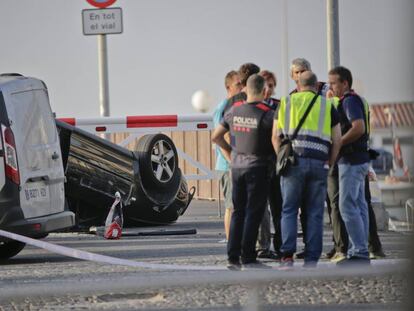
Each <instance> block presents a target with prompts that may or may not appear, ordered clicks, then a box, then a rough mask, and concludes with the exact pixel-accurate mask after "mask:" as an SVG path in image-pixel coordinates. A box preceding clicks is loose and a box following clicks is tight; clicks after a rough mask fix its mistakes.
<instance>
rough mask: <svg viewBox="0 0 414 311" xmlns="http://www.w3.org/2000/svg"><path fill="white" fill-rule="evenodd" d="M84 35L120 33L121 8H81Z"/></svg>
mask: <svg viewBox="0 0 414 311" xmlns="http://www.w3.org/2000/svg"><path fill="white" fill-rule="evenodd" d="M82 24H83V34H84V35H101V34H117V33H122V30H123V29H122V9H121V8H110V9H91V10H89V9H88V10H82Z"/></svg>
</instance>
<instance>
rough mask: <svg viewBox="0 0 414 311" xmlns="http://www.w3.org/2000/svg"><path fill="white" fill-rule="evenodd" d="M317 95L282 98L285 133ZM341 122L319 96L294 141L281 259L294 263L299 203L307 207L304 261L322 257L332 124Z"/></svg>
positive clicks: (285, 179)
mask: <svg viewBox="0 0 414 311" xmlns="http://www.w3.org/2000/svg"><path fill="white" fill-rule="evenodd" d="M314 96H315V93H313V92H311V91H304V92H298V93H294V94H292V95H291V96H287V97H285V98H282V100H281V103H280V109H279V112H278V116H277V127H278V130H279V132H281V133H282V135H283V136H290V135H292V134H293V133H294V132H295V129H296V127H297V126H298V124H299V122H300V119H301V118H302V116H303V115H304V113H305V111H306V109H307V108H308V106H309V105H310V103H311V101H312V99H313V97H314ZM338 121H339V120H338V113H337V111H336V109H335V108H334V106H333V101H332V100H329V99H326V97H324V96H320V95H319V96H318V97H317V99H316V101H315V103H314V105H313V107H312V109H311V111H310V112H309V114H308V116H307V118H306V119H305V122H304V123H303V125H302V127H301V129H300V130H299V133H298V135H297V137H296V138H295V139H294V140H293V141H292V146H293V151H294V154H295V157H296V164H295V165H294V166H292V167H290V168H289V169H288V171H287V172H286V174H285V175H284V176H282V177H281V187H282V198H283V207H282V222H281V227H282V240H283V242H282V247H281V252H282V256H283V257H282V262H283V261H285V260H286V261H290V262H293V254H294V253H295V252H296V238H297V214H298V209H299V206H302V207H303V208H304V209H305V210H306V232H305V254H304V259H305V264H306V263H309V264H313V263H316V262H317V261H318V260H319V258H320V255H321V252H322V238H323V210H324V201H325V198H326V187H327V185H326V183H327V174H328V168H327V165H326V163H327V161H328V159H329V152H330V147H331V133H332V127H334V126H335V125H336V124H338Z"/></svg>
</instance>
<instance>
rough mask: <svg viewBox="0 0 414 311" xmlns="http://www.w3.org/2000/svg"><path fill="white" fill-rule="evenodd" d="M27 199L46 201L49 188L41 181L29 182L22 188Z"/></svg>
mask: <svg viewBox="0 0 414 311" xmlns="http://www.w3.org/2000/svg"><path fill="white" fill-rule="evenodd" d="M24 195H25V197H26V200H27V201H46V200H49V189H48V187H47V186H46V185H45V184H44V183H42V182H37V183H36V182H35V183H30V184H29V185H27V186H26V189H24Z"/></svg>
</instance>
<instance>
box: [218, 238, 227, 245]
mask: <svg viewBox="0 0 414 311" xmlns="http://www.w3.org/2000/svg"><path fill="white" fill-rule="evenodd" d="M218 243H221V244H224V243H227V239H223V240H220V241H218Z"/></svg>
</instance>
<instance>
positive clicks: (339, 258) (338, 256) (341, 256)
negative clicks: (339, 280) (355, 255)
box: [330, 253, 346, 263]
mask: <svg viewBox="0 0 414 311" xmlns="http://www.w3.org/2000/svg"><path fill="white" fill-rule="evenodd" d="M344 259H346V255H345V254H344V253H335V255H333V256H332V258H331V260H330V261H331V262H334V263H338V262H340V261H342V260H344Z"/></svg>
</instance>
